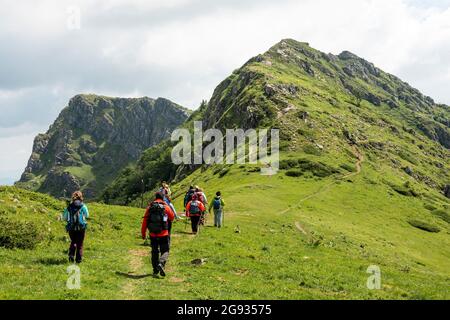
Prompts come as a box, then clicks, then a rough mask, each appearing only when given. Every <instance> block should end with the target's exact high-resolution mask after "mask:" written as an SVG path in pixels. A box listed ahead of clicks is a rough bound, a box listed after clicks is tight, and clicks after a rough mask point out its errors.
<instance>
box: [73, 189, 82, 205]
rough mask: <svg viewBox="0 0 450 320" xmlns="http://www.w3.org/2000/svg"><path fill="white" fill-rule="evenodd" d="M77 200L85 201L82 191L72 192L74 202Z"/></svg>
mask: <svg viewBox="0 0 450 320" xmlns="http://www.w3.org/2000/svg"><path fill="white" fill-rule="evenodd" d="M77 200H79V201H81V202H83V194H82V193H81V191H75V192H74V193H73V194H72V202H75V201H77Z"/></svg>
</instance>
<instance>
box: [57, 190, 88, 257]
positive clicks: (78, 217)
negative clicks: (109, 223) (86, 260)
mask: <svg viewBox="0 0 450 320" xmlns="http://www.w3.org/2000/svg"><path fill="white" fill-rule="evenodd" d="M88 218H89V210H88V208H87V207H86V205H85V204H84V203H83V194H82V193H81V191H75V192H74V193H73V194H72V200H71V201H70V203H69V205H68V206H67V208H66V209H65V210H64V213H63V220H64V221H67V224H66V230H67V232H68V233H69V237H70V241H71V242H70V247H69V262H71V263H73V262H76V263H81V261H82V259H83V242H84V237H85V235H86V228H87V219H88Z"/></svg>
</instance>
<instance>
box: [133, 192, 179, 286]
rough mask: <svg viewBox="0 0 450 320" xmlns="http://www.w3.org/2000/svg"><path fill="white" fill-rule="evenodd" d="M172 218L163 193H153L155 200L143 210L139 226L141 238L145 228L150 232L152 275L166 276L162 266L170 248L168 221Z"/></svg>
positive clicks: (172, 214) (164, 264)
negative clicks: (142, 217)
mask: <svg viewBox="0 0 450 320" xmlns="http://www.w3.org/2000/svg"><path fill="white" fill-rule="evenodd" d="M174 218H175V214H174V212H173V211H172V209H171V208H170V207H169V205H167V203H165V202H164V195H163V194H162V193H161V192H157V193H155V200H154V201H153V202H152V203H150V205H149V206H148V208H147V210H146V211H145V215H144V220H143V221H142V227H141V234H142V239H144V240H145V238H146V235H147V229H148V230H149V232H150V243H151V247H152V253H151V254H152V267H153V276H157V275H158V273H159V274H160V275H161V276H163V277H165V276H166V272H165V270H164V268H165V266H166V263H167V260H168V259H169V250H170V234H169V221H170V222H172V221H173V220H174Z"/></svg>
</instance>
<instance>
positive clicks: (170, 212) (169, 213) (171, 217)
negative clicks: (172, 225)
mask: <svg viewBox="0 0 450 320" xmlns="http://www.w3.org/2000/svg"><path fill="white" fill-rule="evenodd" d="M166 214H167V217H168V218H169V221H173V220H174V219H175V213H174V212H173V210H172V208H171V207H170V206H166Z"/></svg>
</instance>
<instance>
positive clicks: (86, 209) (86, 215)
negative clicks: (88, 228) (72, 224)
mask: <svg viewBox="0 0 450 320" xmlns="http://www.w3.org/2000/svg"><path fill="white" fill-rule="evenodd" d="M84 215H85V217H86V219H89V210H88V207H86V206H84Z"/></svg>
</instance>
